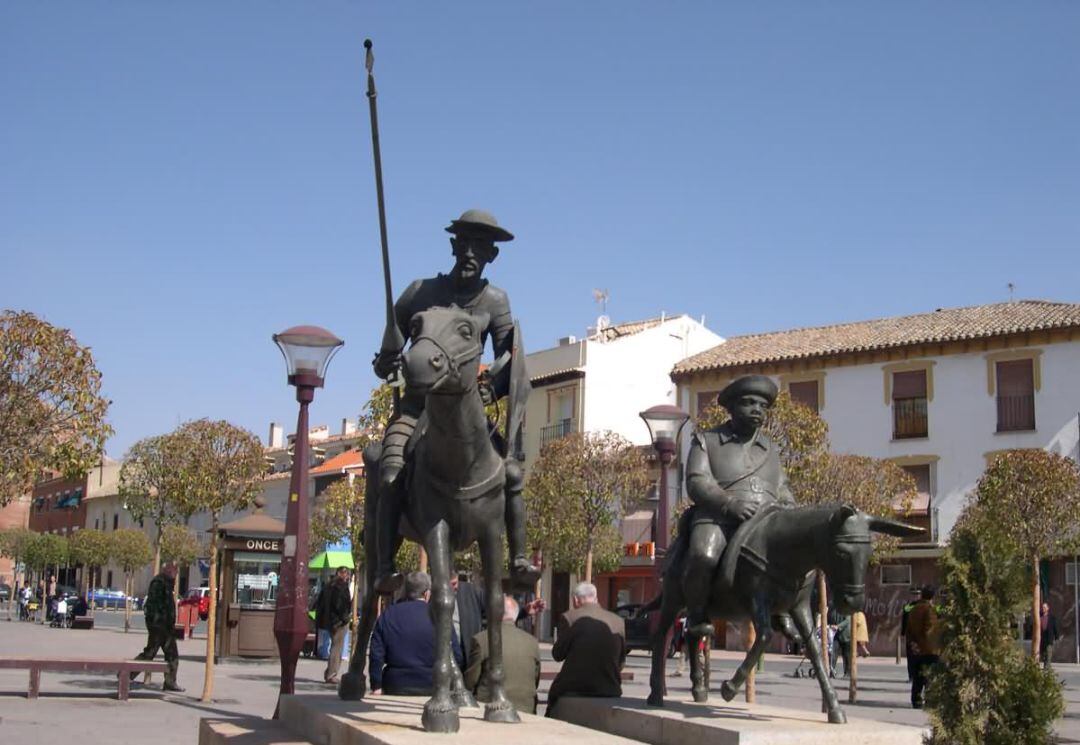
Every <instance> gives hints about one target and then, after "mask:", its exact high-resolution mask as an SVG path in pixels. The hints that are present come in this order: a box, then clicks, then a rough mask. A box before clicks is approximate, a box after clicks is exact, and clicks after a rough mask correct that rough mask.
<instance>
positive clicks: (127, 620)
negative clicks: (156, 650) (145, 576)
mask: <svg viewBox="0 0 1080 745" xmlns="http://www.w3.org/2000/svg"><path fill="white" fill-rule="evenodd" d="M129 631H131V572H124V633H125V634H126V633H128V632H129Z"/></svg>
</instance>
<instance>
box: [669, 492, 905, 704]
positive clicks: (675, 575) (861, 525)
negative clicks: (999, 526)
mask: <svg viewBox="0 0 1080 745" xmlns="http://www.w3.org/2000/svg"><path fill="white" fill-rule="evenodd" d="M691 509H693V508H691ZM688 526H689V521H688V520H687V519H686V518H685V516H684V519H683V520H682V521H680V528H682V527H688ZM687 532H688V531H686V530H682V529H680V531H679V538H678V539H677V540H676V542H675V545H674V546H673V547H672V552H671V554H670V561H669V562H668V565H667V567H665V569H664V583H663V589H662V590H661V593H660V595H659V596H658V597H657V598H655V599H654V600H653V601H652V602H651V603H649V606H651V607H653V608H655V607H657V606H659V608H660V622H659V626H658V628H657V631H656V633H655V635H654V636H653V638H652V674H651V676H650V678H649V686H650V693H649V699H648V703H649V704H650V705H652V706H663V705H664V693H665V688H664V663H665V655H664V651H665V650H664V641H665V639H666V638H667V634H668V631H669V630H670V629H671V626H672V624H673V623H674V621H675V617H676V615H677V614H678V613H679V611H681V610H682V609H683V606H684V600H683V589H682V577H683V568H684V560H685V555H686V543H687V541H688V538H687ZM872 532H876V533H885V534H888V535H893V536H908V535H917V534H919V533H922V532H923V530H922V528H916V527H913V526H910V525H905V524H903V523H900V522H896V521H894V520H888V519H885V518H880V517H872V516H870V515H867V514H866V513H864V512H860V511H859V510H856V509H855V508H854V507H850V506H846V505H845V506H829V507H793V508H783V507H779V506H768V507H764V508H762V510H760V511H759V512H758V514H756V515H755V516H754V517H753V518H751V519H750V520H748V521H747V522H746V523H744V524H743V525H742V526H740V528H739V530H738V531H737V532H736V533H735V535H734V536H733V538H732V540H731V542H730V543H729V544H728V546H727V548H726V549H725V552H724V555H723V557H722V558H721V563H720V566H719V567H718V568H717V571H716V574H715V576H714V577H713V581H712V586H711V589H710V592H709V605H708V615H709V618H713V619H724V620H728V621H741V620H747V619H749V620H750V622H751V623H753V625H754V630H755V631H756V632H757V639H756V640H755V642H754V644H753V646H751V648H750V649H749V650H747V652H746V656H745V657H744V658H743V661H742V664H740V665H739V667H738V669H737V670H736V671H735V674H734V675H733V676H732V677H731V679H730V680H727V681H725V682H724V683H723V684H722V685H721V687H720V695H721V696H723V698H724V700H725V701H731V700H732V699H733V698H735V694H736V693H738V691H739V688H740V687H741V686H742V684H743V683H744V682H745V681H746V677H747V675H748V674H749V673H750V671H751V670H752V669H753V668H754V666H755V665H757V663H758V660H759V659H760V658H761V655H762V654H763V653H764V651H765V647H766V646H767V645H768V643H769V640H770V639H771V638H772V635H773V621H774V620H775V621H776V625H777V627H778V629H779V630H780V631H783V632H784V633H785V634H788V635H791V624H792V622H794V626H795V630H796V631H797V632H798V636H799V638H800V639H801V641H802V643H803V645H804V646H805V648H806V649H807V651H808V653H809V655H810V661H811V663H812V664H813V666H814V672H815V673H816V674H817V679H818V683H819V684H820V686H821V698H822V702H823V706H824V708H825V710H826V711H827V712H828V716H829V722H831V723H833V724H843V723H844V722H846V721H847V716H846V715H845V714H844V710H843V709H842V708H841V707H840V704H839V702H838V701H837V698H836V692H835V691H834V690H833V687H832V684H831V683H830V682H829V675H828V671H826V670H825V665H824V662H823V661H822V658H821V649H820V647H819V646H818V643H817V635H816V634H815V628H814V625H813V616H812V614H811V609H810V594H811V591H812V589H813V586H814V584H815V582H814V578H815V570H818V569H820V570H822V571H824V572H825V576H826V578H827V580H828V582H829V584H830V586H831V588H832V590H833V598H834V602H835V607H836V608H837V610H839V611H840V612H841V613H845V614H848V613H853V612H855V611H857V610H860V609H862V607H863V602H864V600H865V598H864V593H865V587H864V577H865V574H866V565H867V563H868V562H869V559H870V552H871V549H872V546H871V537H870V534H871V533H872ZM699 640H700V637H694V636H691V637H690V639H689V640H688V642H687V643H688V644H689V646H690V648H691V649H696V648H697V645H698V642H699ZM703 668H704V664H703V661H702V659H701V656H700V655H696V654H695V655H690V681H691V693H692V695H693V698H694V701H696V702H698V703H704V702H706V701H707V700H708V698H709V690H708V687H707V685H706V683H705V675H704V669H703Z"/></svg>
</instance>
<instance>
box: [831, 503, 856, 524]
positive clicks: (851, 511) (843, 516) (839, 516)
mask: <svg viewBox="0 0 1080 745" xmlns="http://www.w3.org/2000/svg"><path fill="white" fill-rule="evenodd" d="M858 514H859V511H858V510H857V509H855V508H854V507H853V506H851V505H850V504H842V505H840V506H839V507H837V508H836V512H834V513H833V516H832V520H831V523H832V527H833V530H839V529H840V526H842V525H843V524H844V521H845V520H847V519H848V518H849V517H855V515H858Z"/></svg>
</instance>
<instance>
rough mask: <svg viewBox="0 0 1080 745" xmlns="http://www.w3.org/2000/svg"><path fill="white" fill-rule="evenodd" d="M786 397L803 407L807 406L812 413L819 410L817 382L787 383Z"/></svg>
mask: <svg viewBox="0 0 1080 745" xmlns="http://www.w3.org/2000/svg"><path fill="white" fill-rule="evenodd" d="M788 395H790V396H791V400H792V401H798V402H799V403H800V404H802V405H803V406H808V407H809V408H810V409H812V410H813V411H818V410H820V408H821V407H820V404H819V402H818V381H816V380H800V381H798V382H795V383H788Z"/></svg>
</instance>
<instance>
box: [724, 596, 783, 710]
mask: <svg viewBox="0 0 1080 745" xmlns="http://www.w3.org/2000/svg"><path fill="white" fill-rule="evenodd" d="M753 624H754V631H755V632H757V639H755V640H754V644H753V646H752V647H750V649H749V651H747V653H746V656H745V657H744V658H743V661H742V664H741V665H739V669H738V670H736V671H735V674H734V675H732V676H731V680H725V681H724V682H723V683H722V684H721V685H720V695H721V696H723V697H724V700H725V701H731V700H732V699H733V698H735V694H737V693H738V692H739V689H740V688H742V685H743V683H745V682H746V678H747V677H748V676H749V675H750V671H751V670H753V669H754V666H755V665H757V664H758V660H760V659H761V655H763V654H764V653H765V647H766V646H767V645H768V643H769V640H770V639H771V638H772V633H773V632H772V626H771V625H770V623H769V615H768V613H765V612H755V613H754V618H753Z"/></svg>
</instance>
